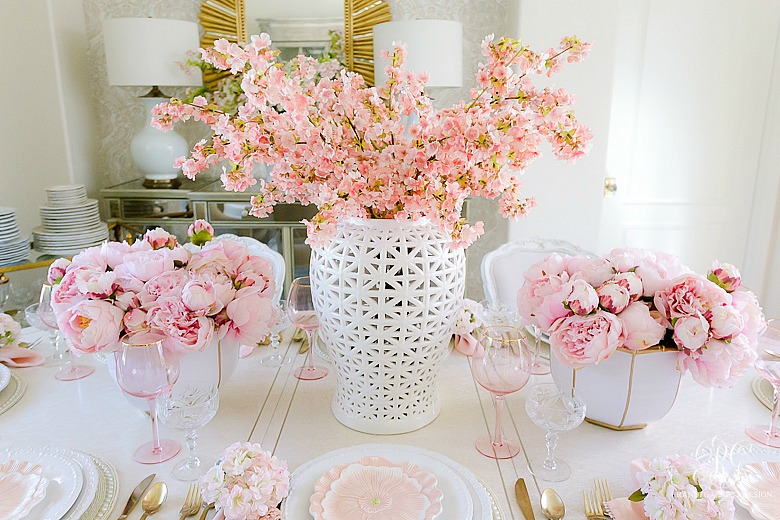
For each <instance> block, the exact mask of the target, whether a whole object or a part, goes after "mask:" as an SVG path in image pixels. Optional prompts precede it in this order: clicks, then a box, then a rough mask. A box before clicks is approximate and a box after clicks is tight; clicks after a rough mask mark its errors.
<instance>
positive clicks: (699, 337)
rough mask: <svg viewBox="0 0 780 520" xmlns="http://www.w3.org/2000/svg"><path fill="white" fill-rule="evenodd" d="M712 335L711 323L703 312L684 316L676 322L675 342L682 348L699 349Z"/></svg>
mask: <svg viewBox="0 0 780 520" xmlns="http://www.w3.org/2000/svg"><path fill="white" fill-rule="evenodd" d="M711 337H712V335H711V334H710V324H709V323H707V320H706V319H704V316H702V315H701V314H697V315H696V316H683V317H682V318H677V321H675V322H674V342H675V343H676V344H677V346H678V347H680V348H681V349H683V348H684V349H688V350H698V349H700V348H701V347H703V346H704V344H705V343H707V342H708V341H709V340H710V338H711Z"/></svg>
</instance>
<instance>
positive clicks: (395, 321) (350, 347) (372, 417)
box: [310, 219, 466, 434]
mask: <svg viewBox="0 0 780 520" xmlns="http://www.w3.org/2000/svg"><path fill="white" fill-rule="evenodd" d="M449 242H450V239H449V237H447V236H445V235H444V234H443V233H441V232H440V231H439V230H437V229H436V228H434V227H433V226H432V225H431V224H430V222H428V221H427V220H425V221H418V222H411V221H401V220H379V219H377V220H363V219H350V220H347V221H344V222H341V223H339V228H338V233H337V235H336V237H335V238H334V239H333V240H332V241H331V242H330V243H328V244H327V245H326V246H324V247H322V248H316V249H314V250H313V252H312V257H311V266H310V274H311V281H312V292H313V296H314V304H315V307H316V309H317V315H318V317H319V320H320V331H319V334H320V335H321V338H322V340H323V343H324V344H325V345H326V347H327V349H328V352H329V355H330V357H331V359H332V361H333V363H334V366H335V376H336V378H337V382H336V394H335V395H334V397H333V403H332V407H331V408H332V410H333V414H334V415H335V416H336V419H338V421H339V422H341V423H342V424H344V425H345V426H348V427H349V428H352V429H354V430H358V431H361V432H365V433H373V434H396V433H404V432H409V431H413V430H416V429H419V428H422V427H423V426H425V425H426V424H428V423H430V422H431V421H433V420H434V419H435V418H436V416H437V415H438V414H439V411H440V405H439V396H438V392H437V388H436V380H437V375H438V369H439V363H440V361H441V360H442V358H444V357H445V355H446V354H447V353H449V342H450V338H451V337H452V324H453V321H454V319H455V316H456V314H457V311H458V309H459V306H460V300H461V299H462V298H463V292H464V289H465V281H466V280H465V278H466V273H465V266H466V257H465V254H464V252H463V250H462V249H458V250H452V249H451V248H450V247H449Z"/></svg>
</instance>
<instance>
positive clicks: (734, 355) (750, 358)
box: [679, 334, 757, 388]
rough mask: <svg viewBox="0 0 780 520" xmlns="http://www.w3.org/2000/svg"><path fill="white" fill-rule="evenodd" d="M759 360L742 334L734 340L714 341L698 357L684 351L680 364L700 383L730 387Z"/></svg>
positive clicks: (680, 357) (681, 354)
mask: <svg viewBox="0 0 780 520" xmlns="http://www.w3.org/2000/svg"><path fill="white" fill-rule="evenodd" d="M756 357H757V356H756V352H755V349H754V348H753V347H752V346H751V345H750V342H749V341H748V339H747V337H746V336H745V335H744V334H740V335H738V336H735V337H734V338H732V339H731V341H723V340H719V339H713V340H710V342H709V343H707V344H706V345H705V346H704V348H702V349H700V350H699V351H698V355H696V356H689V355H687V354H686V353H685V352H680V355H679V363H680V366H681V367H682V368H683V369H685V370H689V371H690V372H691V376H692V377H693V380H694V381H696V382H697V383H699V384H702V385H704V386H714V387H717V388H730V387H732V386H734V385H735V384H736V383H737V381H738V380H739V378H740V377H742V375H743V374H745V373H746V372H747V371H748V370H749V369H750V368H751V367H752V366H753V363H754V362H755V360H756Z"/></svg>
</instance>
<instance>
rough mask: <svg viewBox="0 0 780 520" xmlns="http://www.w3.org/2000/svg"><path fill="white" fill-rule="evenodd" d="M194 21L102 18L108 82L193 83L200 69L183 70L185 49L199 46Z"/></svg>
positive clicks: (147, 84) (142, 84) (174, 84)
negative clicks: (190, 71)
mask: <svg viewBox="0 0 780 520" xmlns="http://www.w3.org/2000/svg"><path fill="white" fill-rule="evenodd" d="M198 38H199V34H198V24H196V23H194V22H185V21H182V20H168V19H163V18H111V19H108V20H104V21H103V41H104V43H105V49H106V67H107V69H108V83H109V85H126V86H127V85H132V86H147V87H152V86H169V87H179V86H181V87H185V86H186V87H197V86H200V85H202V84H203V81H202V78H201V73H200V71H196V72H195V73H189V74H188V73H187V72H186V71H185V70H184V69H183V68H182V65H181V64H183V63H184V62H185V61H187V52H189V51H197V49H198V48H199V47H200V42H199V39H198Z"/></svg>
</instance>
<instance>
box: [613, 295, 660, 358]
mask: <svg viewBox="0 0 780 520" xmlns="http://www.w3.org/2000/svg"><path fill="white" fill-rule="evenodd" d="M618 318H620V321H621V322H622V323H623V331H624V334H625V337H626V339H625V341H624V342H623V345H622V346H624V347H625V348H628V349H631V350H644V349H646V348H650V347H652V346H654V345H658V344H659V343H660V342H661V340H662V339H663V338H664V335H665V334H666V327H664V326H663V325H661V324H660V323H659V321H660V318H654V317H653V315H652V313H651V312H650V308H649V307H648V306H647V304H645V303H642V302H634V303H632V304H631V305H629V306H628V307H627V308H626V309H625V310H624V311H623V312H621V313H620V314H619V315H618Z"/></svg>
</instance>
